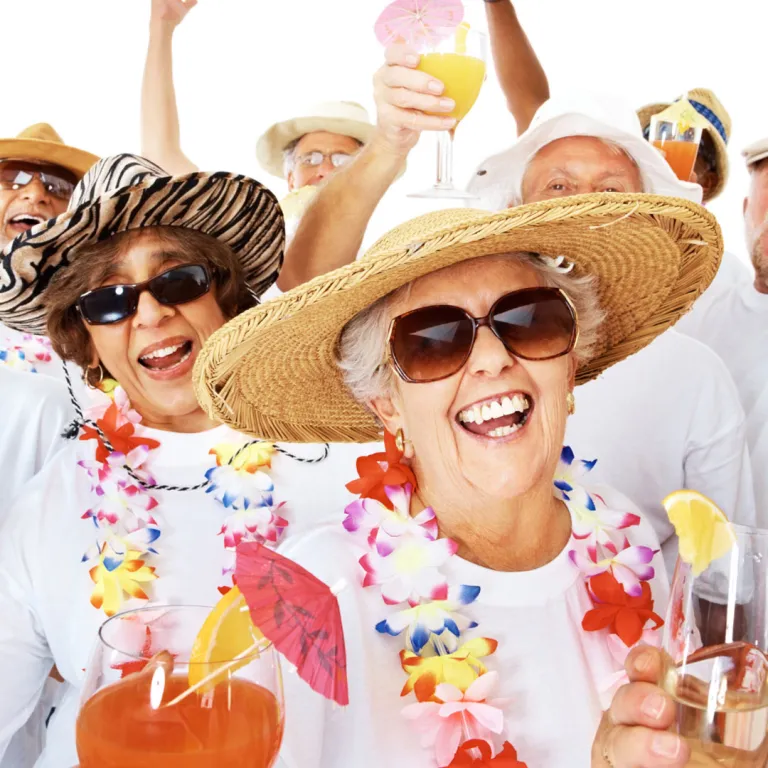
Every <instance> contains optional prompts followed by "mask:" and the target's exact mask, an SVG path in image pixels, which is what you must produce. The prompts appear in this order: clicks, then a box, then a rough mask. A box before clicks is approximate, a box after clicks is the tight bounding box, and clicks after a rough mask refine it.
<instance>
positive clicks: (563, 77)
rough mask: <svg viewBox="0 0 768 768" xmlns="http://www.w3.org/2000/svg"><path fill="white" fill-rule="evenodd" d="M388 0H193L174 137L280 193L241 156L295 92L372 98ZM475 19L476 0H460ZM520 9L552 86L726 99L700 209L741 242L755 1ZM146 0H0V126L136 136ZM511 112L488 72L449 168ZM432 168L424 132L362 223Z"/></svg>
mask: <svg viewBox="0 0 768 768" xmlns="http://www.w3.org/2000/svg"><path fill="white" fill-rule="evenodd" d="M385 4H386V0H200V2H199V5H198V6H197V8H195V9H194V10H193V11H192V12H191V13H190V14H189V16H188V17H187V19H186V21H185V22H184V24H183V25H182V26H181V27H180V28H179V30H178V31H177V36H176V46H175V53H176V73H175V74H176V84H177V92H178V99H179V106H180V112H181V123H182V141H183V147H184V150H185V151H186V152H187V154H188V155H189V156H190V157H191V158H192V160H193V161H195V162H196V163H198V164H199V165H200V166H201V167H203V168H206V169H210V170H214V169H227V170H233V171H238V172H241V173H247V174H250V175H254V176H255V177H256V178H258V179H259V180H261V181H264V182H267V183H269V184H270V185H271V186H273V187H274V188H275V190H276V192H278V194H279V195H282V194H283V193H284V192H285V189H284V187H283V186H282V184H281V182H280V181H279V180H276V179H271V178H270V177H268V176H266V174H265V173H264V172H263V171H261V170H260V169H259V167H258V165H257V163H256V160H255V156H254V145H255V142H256V139H257V137H258V135H259V134H260V132H261V131H262V130H264V129H265V128H266V127H267V126H268V125H269V124H271V123H272V122H275V121H276V120H278V119H282V118H284V117H288V116H291V115H292V112H294V111H295V110H296V109H297V108H299V107H300V106H301V105H303V104H308V103H312V102H314V101H319V100H325V99H346V100H355V101H359V102H361V103H363V104H364V105H365V106H366V107H368V108H369V109H371V108H372V107H373V103H372V96H371V77H372V75H373V73H374V71H375V70H376V68H377V67H378V66H379V65H380V63H381V61H382V49H381V47H380V46H379V44H378V43H377V41H376V39H375V37H374V35H373V31H372V27H373V23H374V21H375V19H376V17H377V15H378V13H379V12H380V11H381V10H382V8H383V7H384V5H385ZM467 4H468V5H469V6H471V7H470V8H469V13H470V15H471V17H472V20H473V21H474V20H477V19H482V17H483V16H482V14H483V8H482V5H481V3H480V2H479V0H467ZM515 6H516V8H517V10H518V14H519V16H520V18H521V20H522V22H523V24H524V26H525V28H526V30H527V32H528V34H529V37H530V38H531V40H532V42H533V44H534V46H535V47H536V50H537V51H538V53H539V57H540V59H541V61H542V63H543V65H544V67H545V69H546V71H547V73H548V75H549V80H550V86H551V90H552V93H553V94H557V93H558V92H564V91H569V90H572V89H574V88H585V87H586V88H588V89H590V90H592V91H601V90H605V91H610V92H613V93H615V94H622V95H623V96H624V97H625V98H626V100H627V102H628V103H631V104H633V105H635V106H641V105H643V104H646V103H648V102H657V101H663V100H672V99H674V98H675V97H677V96H679V95H680V94H681V93H682V92H684V91H685V90H687V89H689V88H695V87H709V88H711V89H713V90H714V91H715V92H716V93H717V94H718V96H719V97H720V99H721V100H722V101H723V102H724V104H725V105H726V107H727V108H728V110H729V111H730V113H731V116H732V118H733V123H734V130H733V135H732V140H731V152H730V154H731V177H730V180H729V183H728V187H727V189H726V192H725V194H724V195H723V196H722V197H721V198H720V199H718V200H717V201H716V202H715V203H714V204H713V206H712V209H713V210H714V211H715V213H716V214H717V215H718V217H719V219H720V222H721V224H722V226H723V228H724V230H725V234H726V244H727V247H729V248H730V249H731V250H733V251H734V252H735V253H737V254H739V255H740V256H744V247H743V244H742V223H741V210H742V200H743V196H744V192H745V189H746V186H747V174H746V171H745V170H744V168H743V164H742V162H741V159H740V155H739V153H740V150H741V149H742V148H743V146H744V145H745V144H747V143H749V142H751V141H752V140H754V139H757V138H760V137H761V136H763V135H768V99H766V98H765V93H766V87H767V86H768V80H767V79H766V73H767V72H768V61H766V53H765V51H766V38H767V37H768V3H766V2H764V0H730V1H729V2H722V0H698V1H697V2H693V1H692V0H689V1H688V2H682V0H667V2H664V1H663V0H655V1H654V2H634V1H633V0H518V2H516V3H515ZM148 20H149V0H0V29H2V30H3V35H2V44H0V63H1V64H2V81H3V91H4V98H3V106H2V108H1V109H0V136H10V135H15V134H16V133H17V132H19V131H20V130H21V129H22V128H24V127H25V126H27V125H29V124H31V123H35V122H40V121H46V122H50V123H52V124H53V125H54V127H56V129H57V130H58V131H59V132H60V133H61V134H62V135H63V137H64V138H65V139H66V140H67V141H68V142H70V143H72V144H74V145H76V146H80V147H82V148H84V149H88V150H91V151H92V152H95V153H97V154H100V155H105V154H113V153H116V152H123V151H134V152H135V151H138V150H139V148H140V147H139V94H140V87H141V75H142V68H143V63H144V55H145V50H146V41H147V29H148ZM514 136H515V129H514V124H513V122H512V120H511V117H510V116H509V115H508V113H507V112H506V110H505V106H504V100H503V98H502V96H501V93H500V91H499V88H498V85H497V83H496V79H495V75H494V74H493V73H492V72H491V73H490V75H489V78H488V81H487V83H486V85H485V87H484V90H483V93H482V94H481V96H480V100H479V102H478V104H477V106H476V107H475V109H474V110H473V112H472V113H470V115H469V117H468V118H467V119H466V121H465V122H464V123H463V125H462V127H461V128H460V130H459V132H458V134H457V139H456V154H457V157H456V164H457V169H456V170H457V173H456V176H457V180H459V181H461V182H462V183H464V182H465V181H466V180H467V178H468V177H469V175H470V174H471V172H472V171H473V169H474V168H475V166H476V165H477V164H478V163H479V162H480V161H481V160H482V159H483V158H484V157H485V156H487V155H488V154H490V153H491V152H494V151H497V150H499V149H501V148H503V147H505V146H507V145H508V144H509V143H511V141H512V140H513V138H514ZM433 174H434V157H433V144H432V137H429V136H427V137H423V138H422V141H421V143H420V145H419V146H418V147H417V149H416V150H415V151H414V153H413V154H412V159H411V163H410V166H409V171H408V174H407V175H406V176H405V177H404V179H403V180H401V181H400V182H399V183H398V184H397V185H396V186H395V187H394V188H393V190H392V191H391V192H390V194H389V196H388V198H387V199H386V201H385V203H384V204H383V206H382V211H381V213H380V214H379V215H378V216H377V217H376V219H375V220H374V222H373V224H372V227H371V230H370V231H369V236H368V238H367V240H368V241H370V240H371V239H372V238H373V237H375V236H377V235H379V234H381V233H382V231H383V229H384V228H386V227H388V226H390V225H393V224H395V223H397V222H398V221H399V220H404V219H406V218H409V217H410V216H412V215H416V214H418V213H421V212H423V211H425V210H427V207H426V206H428V205H430V204H428V203H427V204H425V203H423V202H421V201H414V200H409V199H407V198H405V193H406V192H409V191H414V190H416V189H419V188H422V187H424V186H426V185H428V183H430V182H431V180H432V176H433Z"/></svg>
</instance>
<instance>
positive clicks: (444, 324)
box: [391, 306, 473, 382]
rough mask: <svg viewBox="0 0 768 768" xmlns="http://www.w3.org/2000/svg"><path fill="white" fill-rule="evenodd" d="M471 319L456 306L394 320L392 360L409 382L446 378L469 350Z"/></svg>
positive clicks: (412, 314)
mask: <svg viewBox="0 0 768 768" xmlns="http://www.w3.org/2000/svg"><path fill="white" fill-rule="evenodd" d="M472 339H473V326H472V322H471V320H470V319H469V318H468V317H467V316H466V315H465V314H464V312H462V311H461V310H460V309H458V308H457V307H442V306H440V307H425V308H424V309H417V310H415V311H414V312H411V313H410V314H407V315H403V316H402V317H399V318H397V320H396V322H395V328H394V332H393V337H392V347H391V349H392V357H393V359H394V361H395V363H396V364H397V365H398V366H399V368H400V370H401V371H402V372H403V373H404V374H405V376H407V377H408V379H410V380H411V381H418V382H427V381H437V380H439V379H444V378H447V377H448V376H452V375H453V374H454V373H456V372H457V371H458V370H459V369H460V368H461V366H462V365H464V363H465V361H466V359H467V356H468V355H469V352H470V350H471V348H472Z"/></svg>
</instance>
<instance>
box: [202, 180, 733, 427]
mask: <svg viewBox="0 0 768 768" xmlns="http://www.w3.org/2000/svg"><path fill="white" fill-rule="evenodd" d="M513 251H532V252H535V253H540V254H544V255H548V256H553V257H556V256H564V257H565V259H566V260H568V261H569V262H570V263H572V264H573V266H574V270H573V271H574V274H576V275H594V276H595V278H596V279H597V293H598V297H599V301H600V306H601V308H602V310H603V311H604V312H605V321H604V323H603V324H602V326H601V331H600V337H599V341H598V344H597V350H596V354H595V356H594V357H593V358H592V360H591V361H590V362H589V363H587V364H585V365H583V366H582V367H580V368H579V370H578V371H577V377H576V378H577V383H584V382H586V381H589V380H590V379H592V378H594V377H595V376H597V375H598V374H599V373H600V372H601V371H603V370H605V369H606V368H607V367H609V366H610V365H613V364H614V363H617V362H619V361H620V360H623V359H624V358H626V357H628V356H629V355H631V354H633V353H635V352H637V351H638V350H639V349H641V348H642V347H644V346H646V345H647V344H649V343H650V342H651V341H652V340H653V339H655V338H656V337H657V336H658V335H659V334H660V333H662V332H663V331H665V330H666V329H667V328H669V327H670V326H671V325H672V324H674V323H675V322H676V321H677V320H678V319H679V318H680V316H681V315H682V314H683V313H684V312H686V311H687V310H688V309H689V308H690V306H691V304H692V303H693V302H694V301H695V300H696V298H697V297H698V296H699V295H701V293H702V292H703V291H704V290H705V289H706V287H707V286H708V285H709V283H710V282H711V281H712V279H713V278H714V276H715V273H716V272H717V268H718V266H719V264H720V259H721V256H722V251H723V242H722V236H721V233H720V228H719V226H718V224H717V221H716V219H715V218H714V217H713V216H712V215H711V214H709V213H708V212H707V211H706V210H705V209H704V208H702V207H701V206H700V205H697V204H696V203H692V202H690V201H688V200H682V199H677V198H669V197H661V196H656V195H645V194H612V193H604V194H593V195H580V196H574V197H567V198H561V199H557V200H548V201H545V202H540V203H532V204H529V205H524V206H519V207H517V208H511V209H509V210H506V211H503V212H500V213H494V214H489V213H487V212H485V211H478V210H471V209H466V208H464V209H459V210H446V211H438V212H435V213H430V214H427V215H426V216H422V217H420V218H417V219H413V220H412V221H409V222H407V223H405V224H403V225H401V226H399V227H397V228H396V229H394V230H392V231H391V232H389V233H388V234H387V235H385V236H384V237H383V238H381V239H380V240H379V241H378V242H377V243H376V244H375V245H374V246H373V247H372V248H371V249H370V250H369V251H368V252H367V253H366V254H365V256H363V257H362V258H361V259H360V260H358V261H356V262H354V263H352V264H348V265H347V266H345V267H342V268H341V269H338V270H335V271H334V272H330V273H328V274H326V275H323V276H321V277H318V278H315V279H314V280H312V281H311V282H309V283H306V284H305V285H302V286H300V287H298V288H296V289H294V290H293V291H290V292H288V293H286V294H284V295H282V296H281V297H279V298H278V299H276V300H274V301H269V302H267V303H265V304H262V305H261V306H259V307H256V308H254V309H252V310H249V311H248V312H245V313H243V314H242V315H240V316H239V317H237V318H235V319H234V320H232V321H231V322H230V323H228V324H227V325H226V326H224V327H223V328H221V329H219V330H218V331H217V332H216V333H214V334H213V335H212V336H211V338H210V339H209V340H208V342H207V343H206V345H205V347H204V349H203V351H202V353H201V354H200V356H199V357H198V360H197V362H196V365H195V372H194V379H195V387H196V390H197V396H198V399H199V401H200V403H201V405H202V407H203V408H204V410H205V411H207V413H208V414H209V415H210V416H211V417H212V418H214V419H216V420H220V421H223V422H225V423H227V424H229V425H231V426H233V427H234V428H235V429H238V430H242V431H245V432H248V433H250V434H253V435H256V436H258V437H261V438H265V439H269V440H284V441H289V442H334V441H335V442H367V441H375V440H377V439H380V426H379V425H378V423H377V422H376V420H375V418H374V417H373V415H372V414H371V413H370V412H369V411H368V410H367V409H366V408H365V407H363V406H362V405H360V404H359V403H357V402H356V401H355V400H354V399H353V398H352V396H351V395H350V394H349V392H348V390H347V388H346V387H345V385H344V382H343V380H342V377H341V373H340V371H339V369H338V368H337V365H336V352H337V348H338V343H339V339H340V337H341V333H342V331H343V329H344V327H345V326H346V324H347V323H348V322H349V321H350V320H352V318H354V317H355V316H356V315H357V314H358V313H359V312H361V311H362V310H364V309H365V308H366V307H369V306H370V305H371V304H373V303H374V302H375V301H376V300H378V299H380V298H382V297H383V296H386V295H387V294H389V293H391V292H392V291H394V290H396V289H397V288H399V287H401V286H403V285H405V284H406V283H409V282H411V281H412V280H415V279H416V278H418V277H422V276H423V275H427V274H429V273H431V272H434V271H436V270H439V269H441V268H443V267H448V266H451V265H453V264H458V263H460V262H463V261H466V260H468V259H473V258H477V257H480V256H486V255H490V254H497V253H505V252H513ZM383 355H384V350H383V349H382V361H383Z"/></svg>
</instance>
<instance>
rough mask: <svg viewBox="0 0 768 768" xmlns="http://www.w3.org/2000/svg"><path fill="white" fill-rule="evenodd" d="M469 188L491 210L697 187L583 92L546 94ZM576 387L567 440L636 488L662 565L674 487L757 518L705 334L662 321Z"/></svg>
mask: <svg viewBox="0 0 768 768" xmlns="http://www.w3.org/2000/svg"><path fill="white" fill-rule="evenodd" d="M469 189H470V190H471V191H473V192H474V193H475V194H477V195H478V196H479V197H480V199H481V206H482V207H486V208H491V209H492V210H498V209H503V208H506V207H513V206H516V205H519V204H521V203H528V202H533V201H536V200H544V199H548V198H552V197H562V196H567V195H576V194H583V193H589V192H598V191H600V192H610V191H617V192H649V193H654V194H659V195H668V196H672V197H681V198H685V199H688V200H693V201H694V202H700V201H701V197H702V190H701V187H700V186H699V185H698V184H691V183H688V182H682V181H679V180H678V179H677V177H676V176H675V174H674V173H673V172H672V170H671V168H670V167H669V166H668V165H667V163H666V162H665V161H664V159H663V158H662V156H661V155H660V154H659V153H658V152H657V151H656V150H655V149H654V148H653V147H652V146H651V145H650V144H648V142H647V141H645V140H644V139H643V136H642V132H641V128H640V123H639V120H638V118H637V115H636V114H635V112H634V111H633V110H631V109H630V108H628V107H626V106H624V105H621V104H619V103H618V102H613V101H610V100H608V99H606V98H597V97H593V98H588V97H586V96H584V95H580V96H575V97H572V98H571V99H569V100H565V101H563V100H554V99H552V100H550V101H549V102H547V103H546V104H544V105H543V106H542V107H541V108H540V110H539V112H538V113H537V114H536V117H535V118H534V120H533V122H532V123H531V126H530V128H529V129H528V130H527V131H526V132H525V133H524V134H523V135H522V136H521V137H520V139H519V140H518V141H517V142H516V143H515V144H514V145H513V146H512V147H511V148H510V149H508V150H506V151H505V152H502V153H499V154H497V155H494V156H493V157H491V158H489V159H487V160H486V161H484V162H483V163H482V164H481V165H480V167H479V168H478V169H477V171H476V173H475V175H474V176H473V178H472V180H471V182H470V185H469ZM620 257H621V254H617V259H620ZM616 279H617V280H620V279H621V269H620V266H617V274H616ZM576 399H577V405H578V407H577V413H576V416H575V417H574V418H572V419H571V421H570V422H569V427H568V440H570V442H571V444H572V445H574V446H576V447H577V450H578V452H579V455H593V454H594V455H596V456H601V457H602V458H601V461H600V463H599V464H598V466H597V467H596V468H595V472H597V473H599V477H600V479H601V480H602V481H603V482H609V483H611V484H613V485H615V486H616V487H618V488H622V489H623V490H624V491H625V492H626V493H628V494H630V495H633V496H634V497H635V498H636V499H637V500H639V503H640V506H641V507H642V508H643V510H644V511H645V512H646V514H648V516H649V519H650V520H651V522H653V524H654V527H655V528H656V531H657V533H658V534H659V539H660V541H661V542H662V545H663V549H664V553H665V558H666V559H667V564H668V565H674V558H675V556H676V541H675V537H674V532H673V530H672V526H671V525H670V524H669V521H668V520H667V517H666V514H665V512H664V510H663V508H662V506H661V503H660V502H661V500H662V499H663V498H664V497H665V496H666V495H667V494H668V493H670V492H671V491H673V490H676V489H677V488H683V487H686V488H694V489H696V490H699V491H701V492H702V493H704V494H706V495H708V496H709V497H711V498H712V499H714V500H715V502H716V503H717V504H719V505H720V506H722V508H723V509H724V510H726V512H727V513H728V515H729V517H731V519H734V520H738V521H740V522H742V523H752V524H754V522H755V519H756V518H755V516H756V511H755V505H754V492H753V488H752V477H751V470H750V466H749V459H748V453H747V449H746V436H745V435H746V428H745V419H744V412H743V410H742V408H741V406H740V404H739V400H738V395H737V392H736V388H735V385H734V383H733V381H732V379H731V377H730V375H729V374H728V371H727V369H726V368H725V365H724V364H723V362H722V361H721V360H720V359H719V358H718V357H717V355H715V354H713V353H712V351H711V350H709V349H707V348H706V347H705V346H704V345H703V344H700V343H698V342H697V341H695V340H694V339H691V338H688V337H686V336H684V335H682V334H680V333H677V332H676V331H674V330H671V331H668V332H667V333H665V334H663V335H662V336H660V337H659V338H658V339H657V340H656V341H654V342H653V343H652V344H650V345H649V346H648V347H646V348H645V349H644V350H642V351H641V352H639V353H638V354H637V355H635V356H633V357H631V358H629V359H627V360H625V361H624V362H622V363H619V364H618V365H616V366H614V367H613V368H611V369H610V371H609V372H607V373H606V374H605V375H604V376H602V377H601V378H600V379H598V380H596V381H594V382H591V383H590V384H587V385H585V386H583V387H580V388H578V389H577V392H576ZM628 403H629V404H631V405H630V407H627V404H628ZM628 467H632V471H631V472H627V471H626V469H627V468H628Z"/></svg>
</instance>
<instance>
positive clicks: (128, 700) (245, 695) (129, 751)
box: [77, 674, 283, 768]
mask: <svg viewBox="0 0 768 768" xmlns="http://www.w3.org/2000/svg"><path fill="white" fill-rule="evenodd" d="M150 682H151V676H148V675H142V674H138V675H130V676H129V677H127V678H126V679H125V680H122V681H120V682H119V683H115V684H113V685H110V686H108V687H106V688H103V689H102V690H100V691H98V692H97V693H96V694H95V695H94V696H93V697H92V698H91V699H89V700H88V701H87V702H86V703H85V705H84V706H83V708H82V710H81V711H80V716H79V718H78V720H77V754H78V756H79V758H80V768H136V767H137V766H141V768H211V767H212V766H216V768H270V766H271V765H272V763H273V762H274V760H275V758H276V757H277V753H278V751H279V749H280V741H281V739H282V733H283V719H282V715H281V712H280V708H279V706H278V702H277V699H276V698H275V696H274V695H273V694H272V693H271V692H270V691H268V690H266V689H265V688H262V687H261V686H259V685H256V684H255V683H251V682H248V681H247V680H240V679H232V680H230V681H228V682H225V683H221V684H219V685H217V686H216V688H215V690H214V691H213V692H212V693H209V694H198V693H193V694H191V695H189V696H187V697H186V698H184V699H182V700H181V701H180V702H179V703H178V704H174V705H173V706H171V707H164V706H160V707H158V708H157V709H153V708H152V707H151V706H150ZM188 687H189V685H188V683H187V678H186V677H183V676H172V677H170V678H169V679H168V680H167V681H166V685H165V691H164V693H163V701H164V702H169V701H171V700H173V699H174V698H175V697H176V696H178V695H179V694H181V693H183V692H184V691H186V690H187V689H188Z"/></svg>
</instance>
